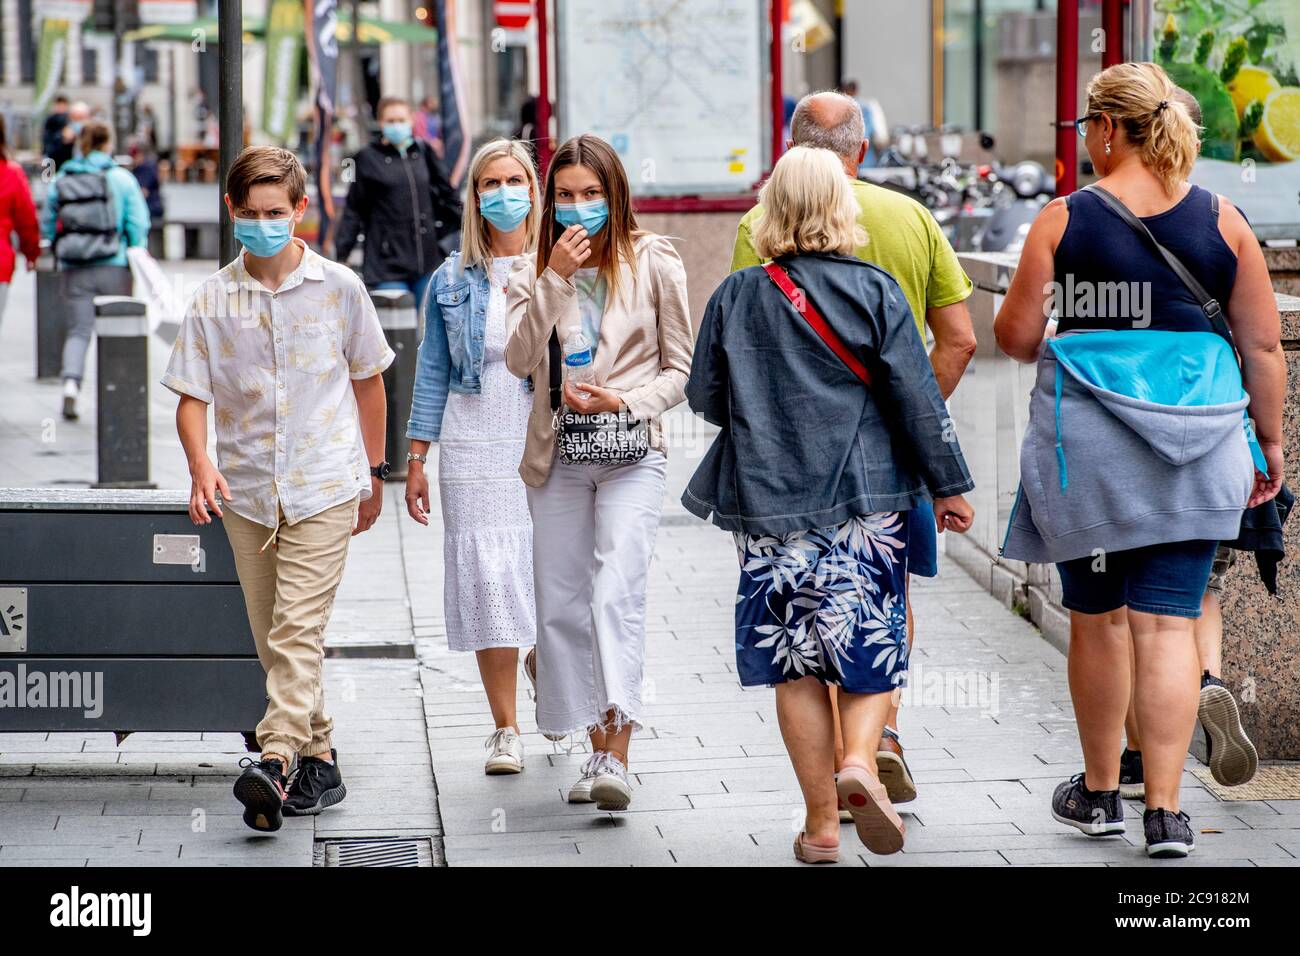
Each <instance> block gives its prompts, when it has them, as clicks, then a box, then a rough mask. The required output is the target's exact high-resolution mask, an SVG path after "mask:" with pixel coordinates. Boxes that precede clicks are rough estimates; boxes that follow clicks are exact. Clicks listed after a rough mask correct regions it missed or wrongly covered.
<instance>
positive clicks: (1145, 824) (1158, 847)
mask: <svg viewBox="0 0 1300 956" xmlns="http://www.w3.org/2000/svg"><path fill="white" fill-rule="evenodd" d="M1142 829H1144V830H1146V834H1147V856H1153V857H1156V858H1158V859H1160V858H1168V857H1182V856H1187V854H1189V853H1191V852H1192V851H1193V850H1194V849H1196V840H1195V839H1194V838H1193V837H1192V827H1191V820H1190V819H1188V816H1187V814H1185V813H1183V812H1182V811H1181V810H1180V811H1179V812H1178V813H1173V812H1171V811H1169V810H1161V809H1155V810H1147V811H1146V812H1145V813H1143V814H1142Z"/></svg>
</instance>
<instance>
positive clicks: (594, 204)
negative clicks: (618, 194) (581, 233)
mask: <svg viewBox="0 0 1300 956" xmlns="http://www.w3.org/2000/svg"><path fill="white" fill-rule="evenodd" d="M555 221H556V222H558V223H559V224H560V225H561V226H564V227H565V228H566V229H567V228H568V227H569V226H581V227H582V228H583V229H586V230H587V235H589V236H594V235H595V234H596V233H598V232H600V230H602V229H604V228H605V223H606V222H608V221H609V203H608V202H606V201H605V200H604V199H603V198H601V199H593V200H591V201H590V202H568V203H560V202H557V203H556V204H555Z"/></svg>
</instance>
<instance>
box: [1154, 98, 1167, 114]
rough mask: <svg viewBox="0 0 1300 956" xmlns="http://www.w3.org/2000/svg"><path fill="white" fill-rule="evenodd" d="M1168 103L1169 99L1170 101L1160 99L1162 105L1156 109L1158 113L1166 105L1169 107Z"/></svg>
mask: <svg viewBox="0 0 1300 956" xmlns="http://www.w3.org/2000/svg"><path fill="white" fill-rule="evenodd" d="M1168 105H1169V101H1168V100H1161V101H1160V105H1159V106H1157V107H1156V109H1155V111H1156V112H1157V113H1159V112H1160V111H1161V110H1163V109H1164V108H1165V107H1167V106H1168Z"/></svg>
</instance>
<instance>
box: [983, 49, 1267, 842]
mask: <svg viewBox="0 0 1300 956" xmlns="http://www.w3.org/2000/svg"><path fill="white" fill-rule="evenodd" d="M1077 125H1078V126H1079V127H1080V132H1082V133H1083V134H1084V141H1085V143H1086V145H1087V150H1088V155H1089V158H1090V159H1091V160H1092V163H1093V166H1094V168H1095V169H1096V170H1097V171H1098V172H1099V173H1100V174H1101V179H1100V180H1099V182H1098V183H1097V184H1096V186H1097V187H1100V190H1096V188H1095V187H1089V189H1086V190H1083V191H1081V192H1077V193H1074V194H1073V195H1071V196H1070V197H1067V198H1065V199H1057V200H1053V201H1052V202H1051V203H1049V204H1048V205H1047V206H1046V207H1044V209H1043V212H1042V213H1041V214H1040V215H1039V217H1038V219H1037V220H1035V222H1034V224H1033V227H1032V228H1031V230H1030V233H1029V236H1028V237H1027V240H1026V243H1025V247H1024V250H1023V252H1022V253H1021V256H1020V265H1019V267H1018V268H1017V270H1016V273H1015V276H1014V278H1013V280H1012V284H1011V287H1010V288H1009V289H1008V291H1007V296H1006V299H1005V301H1004V302H1003V305H1002V308H1001V310H1000V311H999V313H998V317H997V320H996V324H995V331H996V333H997V338H998V344H999V346H1000V347H1001V348H1002V350H1003V351H1005V352H1006V353H1007V354H1008V355H1010V356H1011V357H1012V358H1015V359H1018V360H1019V361H1022V362H1035V361H1036V362H1038V377H1037V382H1036V384H1035V387H1034V391H1033V393H1032V395H1031V397H1030V410H1029V425H1028V429H1027V431H1026V434H1025V439H1024V444H1023V446H1022V449H1021V458H1020V471H1021V491H1020V494H1019V495H1018V497H1017V504H1016V506H1015V508H1014V509H1013V512H1012V518H1011V522H1010V526H1009V528H1008V533H1007V538H1006V543H1005V545H1004V547H1003V552H1002V553H1003V554H1004V555H1005V556H1007V557H1010V558H1014V559H1017V560H1024V561H1034V562H1054V563H1055V564H1056V567H1057V570H1058V572H1059V573H1060V577H1061V584H1062V592H1063V595H1062V603H1063V604H1064V606H1065V607H1066V608H1067V609H1069V611H1070V694H1071V698H1072V700H1073V702H1074V709H1075V715H1076V717H1077V720H1078V725H1079V736H1080V741H1081V743H1082V746H1083V759H1084V772H1083V773H1079V774H1076V775H1075V776H1074V777H1073V778H1072V779H1071V780H1069V781H1066V782H1064V783H1062V784H1061V785H1060V786H1059V787H1058V788H1057V789H1056V792H1055V793H1054V795H1053V797H1052V814H1053V816H1054V817H1055V818H1056V819H1057V820H1058V821H1060V822H1062V823H1065V824H1068V825H1070V826H1074V827H1076V828H1078V829H1080V830H1082V831H1083V832H1084V833H1087V834H1090V835H1094V836H1096V835H1106V834H1114V833H1122V832H1123V831H1124V811H1123V806H1122V804H1121V800H1120V792H1119V780H1120V755H1121V735H1122V732H1123V728H1124V717H1125V713H1126V710H1127V708H1128V702H1129V699H1130V693H1131V695H1132V699H1133V702H1134V707H1135V710H1136V718H1137V725H1138V727H1139V728H1140V730H1141V740H1142V764H1143V774H1144V779H1145V790H1146V798H1145V799H1146V809H1145V811H1144V813H1143V829H1144V831H1145V836H1146V845H1147V853H1148V854H1149V855H1151V856H1154V857H1165V856H1175V857H1181V856H1186V855H1187V854H1188V853H1189V852H1190V851H1191V850H1192V849H1193V848H1194V846H1195V839H1194V837H1193V831H1192V828H1191V825H1190V821H1189V818H1188V816H1187V814H1186V813H1185V812H1183V811H1182V809H1181V807H1180V804H1179V782H1180V779H1181V777H1182V772H1183V763H1184V760H1185V759H1186V755H1187V747H1188V743H1189V742H1190V739H1191V735H1192V726H1193V723H1194V721H1195V720H1196V711H1197V705H1198V699H1199V694H1198V688H1199V686H1200V680H1199V679H1198V678H1199V676H1200V673H1201V668H1200V663H1199V660H1198V657H1197V651H1196V644H1195V641H1194V639H1193V621H1194V620H1195V618H1197V617H1198V616H1199V615H1200V613H1201V604H1202V599H1203V597H1204V594H1205V589H1206V583H1207V581H1208V579H1209V577H1210V574H1211V569H1212V564H1213V561H1214V555H1215V551H1216V550H1217V548H1218V544H1219V542H1220V541H1221V540H1232V539H1234V538H1235V537H1236V536H1237V534H1238V532H1239V530H1240V526H1241V519H1242V513H1243V510H1244V509H1245V507H1246V506H1247V504H1250V505H1256V504H1259V503H1261V502H1263V501H1267V500H1269V499H1271V498H1272V497H1273V496H1274V495H1276V494H1277V492H1278V489H1279V488H1280V487H1281V484H1282V474H1283V458H1282V399H1283V393H1284V390H1285V385H1286V368H1285V361H1284V358H1283V354H1282V350H1281V329H1280V322H1279V318H1278V312H1277V306H1276V301H1275V299H1274V296H1273V290H1272V286H1271V284H1270V282H1269V275H1268V269H1267V266H1266V265H1265V262H1264V257H1263V253H1262V252H1261V250H1260V247H1259V242H1258V240H1256V238H1255V236H1254V234H1253V233H1252V232H1251V230H1250V227H1249V225H1248V224H1247V223H1246V220H1245V219H1244V218H1243V217H1242V215H1241V213H1240V212H1238V211H1237V209H1236V208H1234V207H1233V206H1232V205H1231V204H1230V203H1228V202H1227V201H1226V200H1223V199H1222V198H1221V197H1217V196H1215V195H1213V194H1211V193H1209V192H1207V191H1206V190H1204V189H1201V188H1200V187H1198V186H1194V185H1191V184H1189V183H1188V181H1187V177H1188V174H1189V173H1190V171H1191V168H1192V164H1193V162H1194V161H1195V159H1196V155H1197V152H1198V145H1199V144H1198V134H1197V128H1196V125H1195V123H1193V122H1192V119H1191V117H1190V116H1189V115H1188V112H1187V109H1186V107H1185V106H1184V105H1183V104H1182V103H1180V102H1179V101H1178V99H1177V96H1176V88H1175V87H1174V85H1173V84H1172V83H1171V82H1170V80H1169V77H1168V76H1167V75H1166V74H1165V72H1164V70H1162V69H1161V68H1160V67H1159V66H1157V65H1155V64H1152V63H1123V64H1119V65H1117V66H1113V67H1110V68H1108V69H1106V70H1103V71H1102V72H1101V73H1099V74H1097V75H1096V76H1095V77H1093V79H1092V81H1091V82H1090V83H1089V84H1088V94H1087V112H1086V113H1085V114H1084V115H1083V116H1082V117H1080V119H1079V121H1078V123H1077ZM1126 217H1128V218H1126ZM1156 243H1159V244H1160V245H1162V246H1164V247H1165V248H1166V249H1167V250H1168V251H1169V253H1171V255H1172V256H1173V258H1174V259H1175V260H1178V261H1179V262H1180V263H1181V267H1182V268H1183V269H1184V270H1185V271H1186V272H1187V274H1188V277H1189V278H1191V277H1194V278H1192V282H1195V283H1196V285H1197V286H1198V287H1203V289H1198V288H1195V287H1193V286H1192V283H1191V282H1189V281H1187V278H1184V277H1183V276H1182V275H1180V274H1179V272H1178V270H1176V269H1175V268H1174V267H1173V266H1171V264H1170V262H1169V260H1167V259H1166V258H1165V256H1164V255H1163V254H1162V253H1161V252H1160V251H1159V249H1157V247H1156ZM1118 287H1122V288H1126V289H1130V290H1132V291H1131V292H1130V294H1129V295H1127V296H1124V297H1122V298H1119V297H1114V298H1112V297H1108V296H1101V295H1100V294H1094V295H1093V296H1092V297H1091V299H1092V302H1093V303H1094V304H1093V305H1092V306H1091V307H1090V306H1086V305H1084V304H1082V303H1079V304H1076V303H1073V302H1069V301H1066V300H1064V299H1063V298H1062V297H1061V296H1060V295H1059V294H1058V293H1059V290H1063V289H1065V288H1073V289H1078V290H1082V289H1092V290H1101V289H1113V288H1118ZM1143 290H1145V291H1143ZM1202 291H1203V292H1204V293H1205V295H1206V296H1208V297H1212V298H1213V300H1215V302H1216V303H1218V304H1221V307H1222V311H1223V312H1226V317H1227V323H1226V326H1224V328H1223V329H1222V330H1220V329H1219V328H1218V325H1219V321H1220V320H1219V319H1218V316H1217V310H1218V308H1219V306H1216V307H1214V308H1211V307H1209V306H1208V305H1207V304H1206V303H1203V302H1202V298H1201V294H1200V293H1201V292H1202ZM1103 299H1108V300H1110V301H1112V302H1115V303H1116V304H1115V307H1114V308H1112V307H1110V306H1106V307H1100V306H1099V305H1098V303H1100V302H1101V301H1102V300H1103ZM1126 300H1127V302H1128V303H1129V304H1128V306H1127V307H1126V306H1125V305H1124V302H1125V301H1126ZM1135 302H1136V303H1142V302H1145V303H1146V304H1147V306H1146V307H1145V308H1137V307H1134V303H1135ZM1054 306H1055V309H1056V312H1057V317H1058V318H1057V326H1056V335H1055V336H1054V337H1051V338H1047V339H1045V338H1044V335H1045V332H1046V331H1047V322H1048V320H1047V316H1048V315H1049V314H1051V313H1052V311H1053V307H1054ZM1229 330H1230V331H1229ZM1225 336H1227V337H1228V338H1230V339H1231V340H1232V342H1233V343H1235V347H1236V351H1237V353H1239V355H1240V362H1241V367H1240V369H1239V368H1238V365H1237V362H1238V359H1237V357H1236V355H1234V353H1233V349H1232V345H1231V344H1230V342H1229V341H1228V340H1227V338H1225ZM1243 386H1244V390H1243ZM1247 405H1248V406H1249V414H1250V416H1251V418H1253V419H1254V423H1255V425H1254V427H1255V431H1256V433H1257V434H1258V449H1257V455H1252V451H1251V447H1250V441H1249V437H1248V433H1247V431H1246V430H1245V429H1243V421H1242V419H1243V413H1244V411H1245V409H1246V407H1247ZM1252 458H1253V459H1254V464H1253V465H1252ZM1265 470H1266V473H1265ZM1130 642H1131V646H1132V649H1133V651H1132V652H1133V655H1134V663H1133V665H1132V668H1133V670H1134V671H1135V674H1136V676H1135V678H1134V679H1133V680H1132V681H1130V666H1131V665H1130V660H1129V653H1130V651H1129V648H1130ZM1130 684H1131V685H1132V686H1130Z"/></svg>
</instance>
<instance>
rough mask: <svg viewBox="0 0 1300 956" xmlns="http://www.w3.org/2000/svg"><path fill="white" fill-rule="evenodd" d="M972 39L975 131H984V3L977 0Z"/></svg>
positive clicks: (981, 0) (972, 113)
mask: <svg viewBox="0 0 1300 956" xmlns="http://www.w3.org/2000/svg"><path fill="white" fill-rule="evenodd" d="M971 37H972V39H973V40H974V59H975V70H974V73H975V90H974V94H973V99H974V107H975V108H974V110H972V111H971V115H972V116H973V117H974V119H975V122H974V123H973V124H972V125H973V126H974V127H975V129H977V130H982V129H984V2H983V0H975V13H974V14H973V16H972V17H971Z"/></svg>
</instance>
